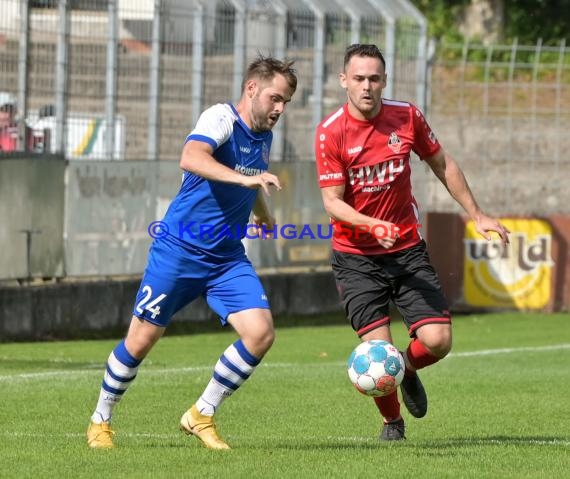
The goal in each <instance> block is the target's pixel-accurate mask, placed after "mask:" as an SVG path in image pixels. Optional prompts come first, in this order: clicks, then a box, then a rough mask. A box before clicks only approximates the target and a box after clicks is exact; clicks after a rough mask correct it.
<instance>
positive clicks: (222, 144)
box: [163, 104, 273, 257]
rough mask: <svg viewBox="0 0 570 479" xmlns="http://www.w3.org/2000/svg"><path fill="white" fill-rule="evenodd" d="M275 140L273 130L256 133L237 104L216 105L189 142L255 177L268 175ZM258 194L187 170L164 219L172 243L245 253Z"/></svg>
mask: <svg viewBox="0 0 570 479" xmlns="http://www.w3.org/2000/svg"><path fill="white" fill-rule="evenodd" d="M272 138H273V136H272V133H271V132H270V131H267V132H262V133H257V132H253V131H252V130H251V129H250V128H249V127H248V126H247V125H246V124H245V123H244V122H243V121H242V119H241V118H240V117H239V114H238V112H237V111H236V109H235V108H234V106H233V105H230V104H217V105H214V106H212V107H210V108H208V109H207V110H205V111H204V112H203V113H202V114H201V115H200V118H199V119H198V122H197V123H196V126H195V128H194V130H192V132H191V133H190V134H189V135H188V136H187V138H186V142H188V141H190V140H194V141H203V142H205V143H208V144H209V145H211V146H212V148H213V150H214V153H213V156H214V158H215V159H216V160H217V161H219V162H220V163H222V164H223V165H225V166H227V167H228V168H231V169H232V170H235V171H238V172H240V173H242V174H244V175H248V176H254V175H259V174H261V173H263V172H264V171H267V168H268V164H269V150H270V148H271V141H272ZM257 194H258V190H257V189H251V188H246V187H244V186H239V185H234V184H229V183H222V182H217V181H211V180H206V179H204V178H202V177H201V176H197V175H195V174H193V173H189V172H187V171H186V172H184V176H183V180H182V186H181V188H180V191H179V193H178V195H177V196H176V198H175V199H174V200H173V202H172V203H171V205H170V206H169V208H168V211H167V212H166V215H165V217H164V220H163V221H164V223H165V224H166V225H167V227H168V231H169V235H168V239H170V240H171V241H173V242H175V243H177V244H179V245H181V246H187V245H191V247H194V248H199V249H201V250H204V251H206V252H208V253H210V254H212V255H213V256H217V257H237V256H240V255H243V254H244V247H243V244H242V242H241V240H242V238H243V237H244V236H245V234H246V226H247V224H248V220H249V216H250V213H251V210H252V208H253V205H254V203H255V200H256V197H257Z"/></svg>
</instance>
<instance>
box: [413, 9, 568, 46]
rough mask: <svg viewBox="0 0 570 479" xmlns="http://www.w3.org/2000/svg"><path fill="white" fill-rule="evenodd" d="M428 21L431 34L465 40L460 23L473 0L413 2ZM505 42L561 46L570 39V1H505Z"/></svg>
mask: <svg viewBox="0 0 570 479" xmlns="http://www.w3.org/2000/svg"><path fill="white" fill-rule="evenodd" d="M412 2H413V3H414V5H415V6H416V7H417V8H418V9H419V10H420V11H421V12H422V13H423V14H424V15H425V16H426V17H427V19H428V22H429V34H430V36H432V37H435V38H438V39H446V40H458V39H460V38H461V34H460V33H459V28H458V19H459V18H460V17H461V12H462V11H463V9H465V8H466V7H467V6H468V5H469V4H470V3H472V0H412ZM502 2H503V9H504V10H503V11H504V15H503V18H504V23H503V28H502V29H503V34H504V38H505V41H507V42H508V41H512V40H513V39H514V38H517V39H518V41H519V43H527V44H528V43H535V42H536V41H537V40H538V39H539V38H541V39H542V40H543V43H545V44H559V43H560V41H561V40H562V39H564V38H566V39H567V40H570V38H568V37H569V36H570V33H569V32H570V0H556V1H553V0H502Z"/></svg>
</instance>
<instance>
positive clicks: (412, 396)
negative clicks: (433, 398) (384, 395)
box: [400, 374, 428, 418]
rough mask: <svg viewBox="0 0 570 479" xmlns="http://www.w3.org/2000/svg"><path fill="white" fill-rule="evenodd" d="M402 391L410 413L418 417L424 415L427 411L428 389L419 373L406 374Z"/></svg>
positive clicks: (401, 387)
mask: <svg viewBox="0 0 570 479" xmlns="http://www.w3.org/2000/svg"><path fill="white" fill-rule="evenodd" d="M400 391H402V399H403V400H404V404H405V405H406V407H407V408H408V411H410V414H411V415H412V416H414V417H417V418H420V417H424V416H425V415H426V413H427V406H428V400H427V396H426V390H425V389H424V386H423V384H422V382H421V381H420V378H419V377H418V375H417V374H414V375H412V376H408V375H407V374H406V375H405V376H404V379H402V384H400Z"/></svg>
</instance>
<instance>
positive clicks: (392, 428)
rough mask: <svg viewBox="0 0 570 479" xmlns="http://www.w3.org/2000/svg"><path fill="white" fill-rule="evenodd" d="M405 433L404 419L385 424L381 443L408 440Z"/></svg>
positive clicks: (381, 434)
mask: <svg viewBox="0 0 570 479" xmlns="http://www.w3.org/2000/svg"><path fill="white" fill-rule="evenodd" d="M405 431H406V425H405V424H404V418H400V419H398V420H397V421H394V422H389V423H387V424H384V428H383V429H382V432H381V433H380V437H379V439H380V440H381V441H401V440H402V439H406V436H405V435H404V433H405Z"/></svg>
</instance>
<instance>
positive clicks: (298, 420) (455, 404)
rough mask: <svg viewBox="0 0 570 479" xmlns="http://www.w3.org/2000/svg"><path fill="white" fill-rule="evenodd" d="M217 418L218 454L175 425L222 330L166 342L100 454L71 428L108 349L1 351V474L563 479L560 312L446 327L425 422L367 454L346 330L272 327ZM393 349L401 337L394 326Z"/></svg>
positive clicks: (567, 418) (566, 403) (564, 379)
mask: <svg viewBox="0 0 570 479" xmlns="http://www.w3.org/2000/svg"><path fill="white" fill-rule="evenodd" d="M276 326H277V340H276V342H275V345H274V347H273V349H272V350H271V351H270V352H269V354H268V355H267V356H266V358H265V360H264V362H263V363H262V365H261V366H260V367H259V368H258V369H257V371H256V372H255V374H254V375H253V376H252V378H251V380H250V381H249V382H247V383H246V384H245V385H244V386H243V387H242V388H241V389H240V390H239V391H238V392H237V393H236V394H235V395H234V396H233V397H232V398H230V399H229V400H227V401H226V402H225V403H224V405H223V407H222V408H221V410H220V411H219V413H218V415H217V422H218V425H219V429H220V432H221V434H222V436H223V437H224V438H225V439H226V440H227V441H228V442H229V443H230V444H231V445H232V447H233V449H232V450H231V451H221V452H220V451H209V450H206V449H204V448H202V447H201V446H200V445H199V444H198V441H197V440H196V439H195V438H192V437H190V438H188V437H186V436H185V435H183V434H182V433H181V432H180V431H179V430H178V420H179V418H180V416H181V415H182V413H183V412H184V411H185V410H186V409H187V408H188V407H189V406H190V405H191V404H192V403H193V402H194V400H195V399H196V398H197V397H198V395H199V394H200V393H201V391H202V389H203V387H204V386H205V384H206V383H207V381H208V380H209V377H210V371H211V369H212V367H213V365H214V363H215V361H216V360H217V358H218V356H219V355H220V353H221V352H222V351H223V350H224V349H225V347H226V346H227V345H228V344H229V343H230V342H232V341H234V339H235V335H234V334H233V333H232V332H231V331H224V332H220V333H210V334H205V333H202V334H196V335H191V336H166V337H165V338H163V339H162V340H161V341H160V342H159V343H158V345H157V346H156V348H155V349H154V350H153V351H152V353H151V354H150V356H149V358H147V360H146V362H145V363H143V366H142V367H141V369H140V371H139V375H138V377H137V380H136V381H135V383H133V385H132V387H131V388H130V389H129V391H128V392H127V394H126V395H125V397H124V399H123V401H122V402H121V404H120V405H119V406H118V407H117V409H116V413H115V417H114V423H113V426H114V428H115V429H116V431H117V434H116V436H115V442H116V445H117V447H116V448H115V449H113V450H108V451H100V450H90V449H89V448H88V447H87V445H86V442H85V430H86V427H87V424H88V421H89V417H90V415H91V412H92V409H93V407H94V406H95V402H96V400H97V396H98V392H99V385H100V382H101V378H102V369H103V367H104V363H105V361H106V358H107V356H108V354H109V352H110V351H111V349H112V348H113V347H114V345H115V344H116V342H117V341H116V340H113V341H108V340H106V341H69V342H49V343H12V344H0V398H1V403H0V425H1V429H0V438H1V440H0V465H1V467H0V477H10V478H28V477H30V478H31V477H34V478H37V477H42V478H43V477H50V478H52V477H53V478H62V477H64V478H65V477H72V478H83V477H85V478H103V477H108V478H123V477H136V478H147V477H148V478H151V477H152V478H156V477H212V478H215V477H231V478H241V477H244V478H252V477H263V478H273V477H275V478H289V477H292V478H293V477H294V478H296V479H299V478H305V477H306V478H314V477H319V478H320V477H323V478H330V477H338V478H353V477H363V478H366V477H380V478H383V477H403V478H455V479H457V478H478V479H480V478H501V479H505V478H531V477H532V478H538V477H541V478H542V477H544V478H549V479H553V478H562V477H568V474H569V470H570V315H567V314H566V315H564V314H557V315H539V314H493V315H473V316H465V317H456V318H455V319H454V334H455V336H454V349H453V353H452V355H450V356H449V357H448V358H446V359H445V360H443V361H442V362H440V363H438V364H436V365H434V366H432V367H431V368H429V369H426V370H425V371H423V374H422V380H423V382H424V385H425V386H426V389H427V392H428V396H429V399H430V406H429V411H428V415H427V416H426V417H425V418H423V419H419V420H418V419H414V418H412V417H411V416H410V415H409V414H407V411H405V408H404V407H403V411H404V417H405V419H406V423H407V437H408V439H407V440H406V441H401V442H398V443H379V442H378V440H377V437H378V433H379V431H380V417H379V415H378V413H377V411H376V408H375V407H374V404H373V402H372V400H371V399H368V398H366V397H364V396H362V395H360V394H359V393H358V392H357V391H356V390H355V389H353V388H352V386H351V385H350V383H349V381H348V377H347V374H346V369H345V361H346V358H347V357H348V355H349V353H350V351H351V350H352V348H353V347H354V346H355V345H356V343H357V339H356V337H355V336H354V334H353V333H352V331H351V330H350V328H349V327H348V326H347V325H341V326H339V325H338V324H337V325H333V326H313V327H294V328H290V327H284V326H281V325H280V320H279V319H277V320H276ZM393 331H394V340H395V343H396V345H397V346H399V347H400V348H403V347H405V345H406V344H407V338H406V334H405V331H404V327H403V325H402V324H400V323H395V324H394V325H393Z"/></svg>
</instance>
